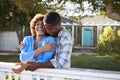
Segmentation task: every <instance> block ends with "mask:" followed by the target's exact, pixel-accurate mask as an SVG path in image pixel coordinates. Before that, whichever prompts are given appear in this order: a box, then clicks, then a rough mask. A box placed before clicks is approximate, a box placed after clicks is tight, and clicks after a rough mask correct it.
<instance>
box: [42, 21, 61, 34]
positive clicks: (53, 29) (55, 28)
mask: <svg viewBox="0 0 120 80" xmlns="http://www.w3.org/2000/svg"><path fill="white" fill-rule="evenodd" d="M44 26H45V29H46V32H47V33H48V34H49V35H51V36H57V35H58V32H59V25H58V24H57V25H52V24H47V23H46V24H45V25H44Z"/></svg>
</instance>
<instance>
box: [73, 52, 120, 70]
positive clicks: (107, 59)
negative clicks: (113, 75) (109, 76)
mask: <svg viewBox="0 0 120 80" xmlns="http://www.w3.org/2000/svg"><path fill="white" fill-rule="evenodd" d="M71 61H72V67H74V68H89V69H98V70H111V71H120V55H118V54H114V55H88V54H82V55H80V56H72V58H71Z"/></svg>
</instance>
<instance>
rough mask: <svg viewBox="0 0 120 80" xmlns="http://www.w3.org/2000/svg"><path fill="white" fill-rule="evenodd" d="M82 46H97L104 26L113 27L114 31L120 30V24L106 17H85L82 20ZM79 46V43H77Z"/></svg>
mask: <svg viewBox="0 0 120 80" xmlns="http://www.w3.org/2000/svg"><path fill="white" fill-rule="evenodd" d="M81 22H82V27H81V29H80V30H79V32H80V31H81V32H80V33H81V43H80V44H81V46H82V47H83V46H93V47H94V46H95V45H96V44H97V42H98V40H99V35H100V33H101V32H102V30H103V27H104V26H111V27H113V28H114V29H119V28H120V22H118V21H115V20H112V19H110V18H108V17H106V16H93V17H85V18H83V19H82V20H81ZM77 44H78V43H77Z"/></svg>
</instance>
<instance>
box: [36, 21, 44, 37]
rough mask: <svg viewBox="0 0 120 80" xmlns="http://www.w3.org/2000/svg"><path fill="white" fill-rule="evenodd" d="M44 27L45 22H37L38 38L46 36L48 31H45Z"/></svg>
mask: <svg viewBox="0 0 120 80" xmlns="http://www.w3.org/2000/svg"><path fill="white" fill-rule="evenodd" d="M43 27H44V25H43V22H42V21H40V20H39V21H37V22H36V24H35V33H36V36H37V35H38V36H44V35H45V33H46V31H45V29H44V28H43Z"/></svg>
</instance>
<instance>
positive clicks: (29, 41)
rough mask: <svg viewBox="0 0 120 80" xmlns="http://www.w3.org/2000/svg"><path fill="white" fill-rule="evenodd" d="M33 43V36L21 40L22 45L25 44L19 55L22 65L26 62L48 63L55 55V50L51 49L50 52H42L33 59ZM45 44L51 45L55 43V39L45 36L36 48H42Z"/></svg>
mask: <svg viewBox="0 0 120 80" xmlns="http://www.w3.org/2000/svg"><path fill="white" fill-rule="evenodd" d="M34 41H35V39H34V37H33V36H26V37H25V38H24V39H23V43H25V46H24V48H23V49H22V51H21V53H20V60H21V62H24V63H25V62H28V61H29V62H30V61H34V62H49V61H50V60H51V58H52V57H53V55H54V53H55V48H53V49H52V51H50V52H42V53H40V54H39V55H38V56H37V57H34V54H35V50H34ZM46 42H48V44H51V43H55V42H56V40H55V38H53V37H51V36H45V37H43V38H42V39H41V41H40V42H39V43H38V48H40V47H41V46H43V45H44V44H45V43H46Z"/></svg>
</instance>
